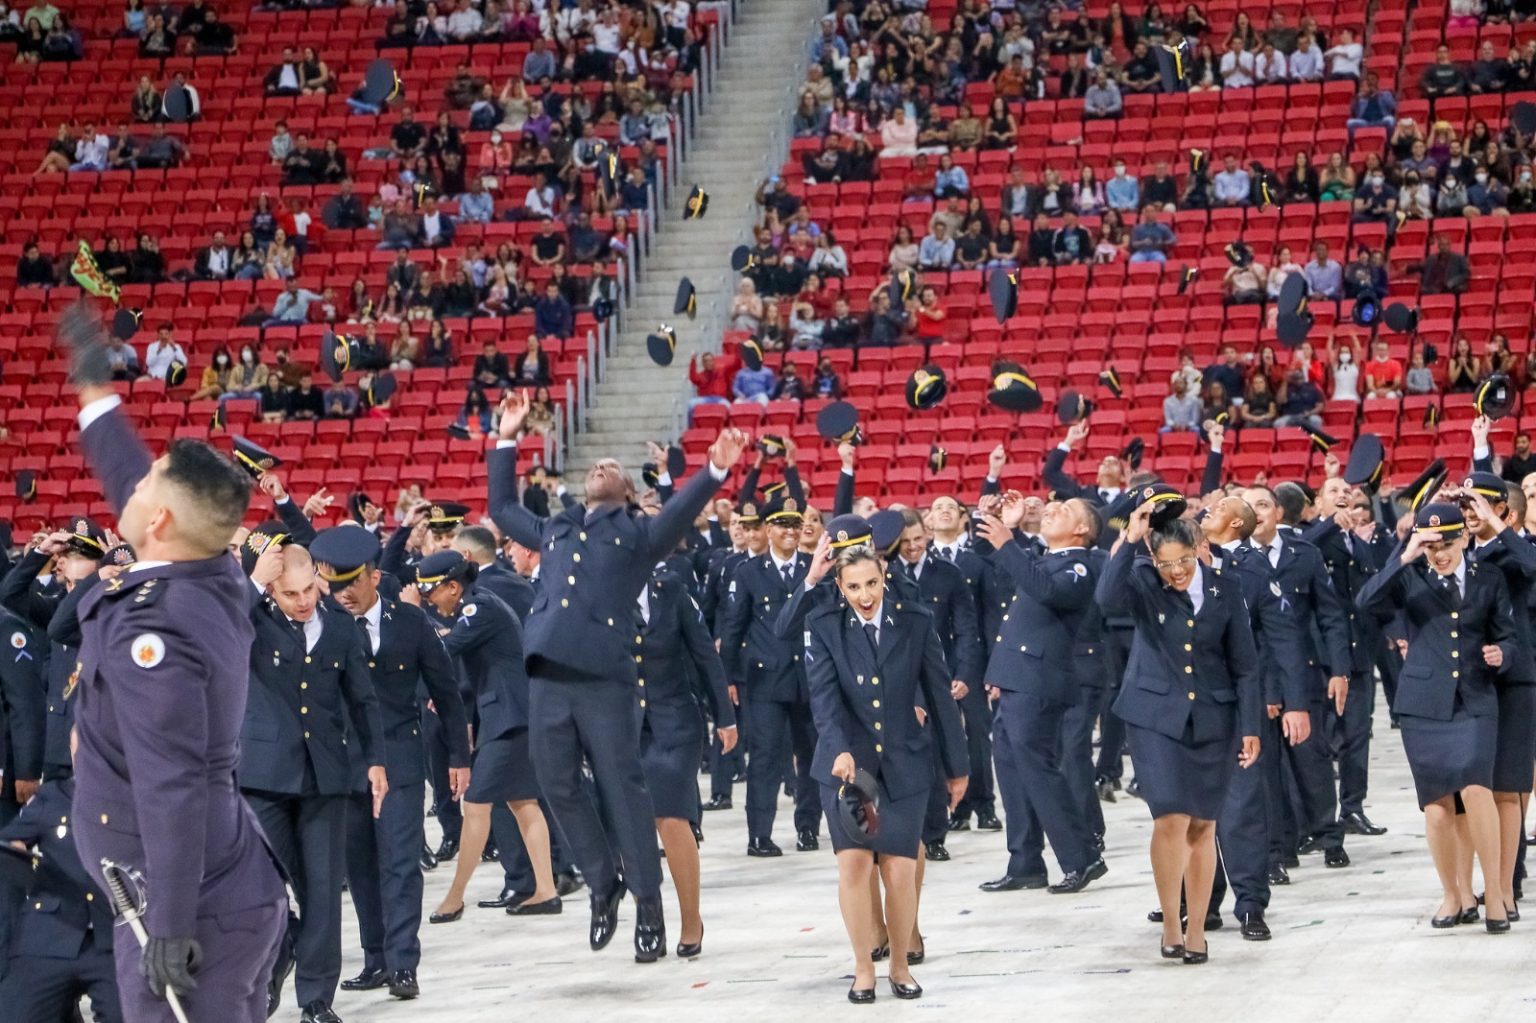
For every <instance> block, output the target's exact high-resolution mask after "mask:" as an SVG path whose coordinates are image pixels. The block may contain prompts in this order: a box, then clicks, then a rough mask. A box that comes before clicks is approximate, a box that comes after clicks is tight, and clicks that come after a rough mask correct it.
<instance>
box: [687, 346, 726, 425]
mask: <svg viewBox="0 0 1536 1023" xmlns="http://www.w3.org/2000/svg"><path fill="white" fill-rule="evenodd" d="M688 380H689V382H690V383H692V384H693V390H694V396H693V397H692V398H690V399H689V401H688V410H689V411H690V412H692V411H693V410H694V409H695V408H698V407H699V406H700V405H729V404H730V403H731V393H732V391H731V377H730V373H729V369H728V367H726V366H724V365H722V364H721V361H720V357H719V356H718V355H716V354H715V353H713V352H703V353H701V354H699V355H697V356H695V357H694V360H693V363H692V364H691V365H690V366H689V367H688Z"/></svg>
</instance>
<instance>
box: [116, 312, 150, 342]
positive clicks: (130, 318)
mask: <svg viewBox="0 0 1536 1023" xmlns="http://www.w3.org/2000/svg"><path fill="white" fill-rule="evenodd" d="M143 319H144V310H142V309H129V308H127V307H126V306H125V307H123V308H121V309H119V310H118V311H117V312H115V313H113V314H112V336H113V337H115V338H117V339H118V340H119V341H128V340H130V339H132V337H133V335H135V334H137V333H138V332H139V322H140V321H141V320H143Z"/></svg>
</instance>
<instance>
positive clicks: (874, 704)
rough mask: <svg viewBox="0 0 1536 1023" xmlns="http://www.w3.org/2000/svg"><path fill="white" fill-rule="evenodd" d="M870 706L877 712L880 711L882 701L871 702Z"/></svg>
mask: <svg viewBox="0 0 1536 1023" xmlns="http://www.w3.org/2000/svg"><path fill="white" fill-rule="evenodd" d="M870 706H871V707H874V708H875V709H876V710H879V709H880V701H879V700H874V701H871V703H870Z"/></svg>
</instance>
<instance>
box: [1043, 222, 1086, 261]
mask: <svg viewBox="0 0 1536 1023" xmlns="http://www.w3.org/2000/svg"><path fill="white" fill-rule="evenodd" d="M1051 254H1052V260H1053V262H1055V264H1056V265H1057V266H1070V265H1071V264H1074V263H1087V262H1089V261H1090V260H1091V259H1092V258H1093V239H1092V238H1091V237H1089V235H1088V232H1087V231H1086V230H1084V229H1083V228H1082V227H1081V226H1079V225H1078V222H1077V213H1076V211H1074V210H1067V211H1066V212H1065V213H1064V214H1062V218H1061V227H1059V228H1057V229H1056V232H1055V234H1054V235H1053V236H1052V238H1051Z"/></svg>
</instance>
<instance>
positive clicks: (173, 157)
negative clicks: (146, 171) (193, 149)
mask: <svg viewBox="0 0 1536 1023" xmlns="http://www.w3.org/2000/svg"><path fill="white" fill-rule="evenodd" d="M186 154H187V147H186V146H185V145H183V144H182V141H181V139H179V138H177V137H176V136H174V135H171V134H169V133H168V132H166V130H165V125H164V124H158V123H157V124H156V125H155V126H154V127H153V128H151V129H150V134H149V141H147V142H145V143H144V145H143V147H142V148H140V150H139V155H138V156H137V157H136V159H137V160H138V165H139V166H140V167H145V168H154V169H158V168H171V167H175V166H176V165H177V164H179V163H180V162H181V160H182V157H184V156H186Z"/></svg>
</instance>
